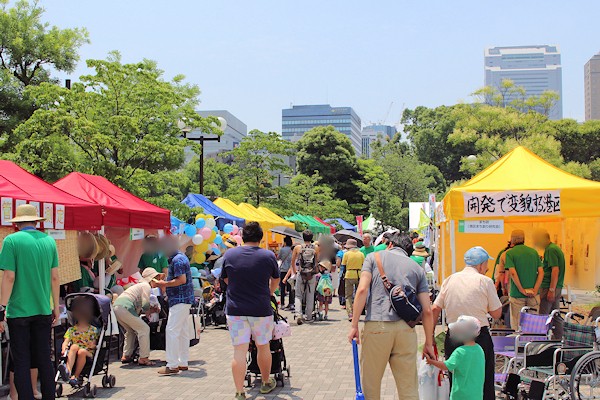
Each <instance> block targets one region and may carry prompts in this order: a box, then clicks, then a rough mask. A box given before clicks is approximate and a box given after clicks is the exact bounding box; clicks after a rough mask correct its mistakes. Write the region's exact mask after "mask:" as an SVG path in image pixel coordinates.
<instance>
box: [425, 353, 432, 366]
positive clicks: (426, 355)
mask: <svg viewBox="0 0 600 400" xmlns="http://www.w3.org/2000/svg"><path fill="white" fill-rule="evenodd" d="M423 356H424V357H425V362H426V363H427V364H429V365H431V362H432V361H433V358H432V357H431V356H430V355H429V354H426V353H423Z"/></svg>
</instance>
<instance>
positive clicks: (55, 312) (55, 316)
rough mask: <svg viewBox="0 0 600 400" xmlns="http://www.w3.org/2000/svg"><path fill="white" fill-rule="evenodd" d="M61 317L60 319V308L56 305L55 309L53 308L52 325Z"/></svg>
mask: <svg viewBox="0 0 600 400" xmlns="http://www.w3.org/2000/svg"><path fill="white" fill-rule="evenodd" d="M59 319H60V308H58V307H54V310H52V325H54V324H55V323H56V321H58V320H59Z"/></svg>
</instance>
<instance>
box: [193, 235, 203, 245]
mask: <svg viewBox="0 0 600 400" xmlns="http://www.w3.org/2000/svg"><path fill="white" fill-rule="evenodd" d="M203 241H204V238H203V237H202V235H194V237H193V238H192V243H194V244H195V245H199V244H200V243H202V242H203Z"/></svg>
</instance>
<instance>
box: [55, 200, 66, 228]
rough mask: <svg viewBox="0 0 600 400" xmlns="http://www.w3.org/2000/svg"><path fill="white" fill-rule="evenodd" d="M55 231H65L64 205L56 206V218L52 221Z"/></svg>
mask: <svg viewBox="0 0 600 400" xmlns="http://www.w3.org/2000/svg"><path fill="white" fill-rule="evenodd" d="M54 228H55V229H65V205H64V204H57V205H56V218H55V219H54Z"/></svg>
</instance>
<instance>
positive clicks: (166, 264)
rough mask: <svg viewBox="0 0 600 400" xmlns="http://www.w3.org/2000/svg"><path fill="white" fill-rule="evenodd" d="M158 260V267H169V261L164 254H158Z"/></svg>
mask: <svg viewBox="0 0 600 400" xmlns="http://www.w3.org/2000/svg"><path fill="white" fill-rule="evenodd" d="M159 262H160V265H159V266H160V269H161V270H162V269H165V268H169V261H168V260H167V257H165V256H160V258H159Z"/></svg>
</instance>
